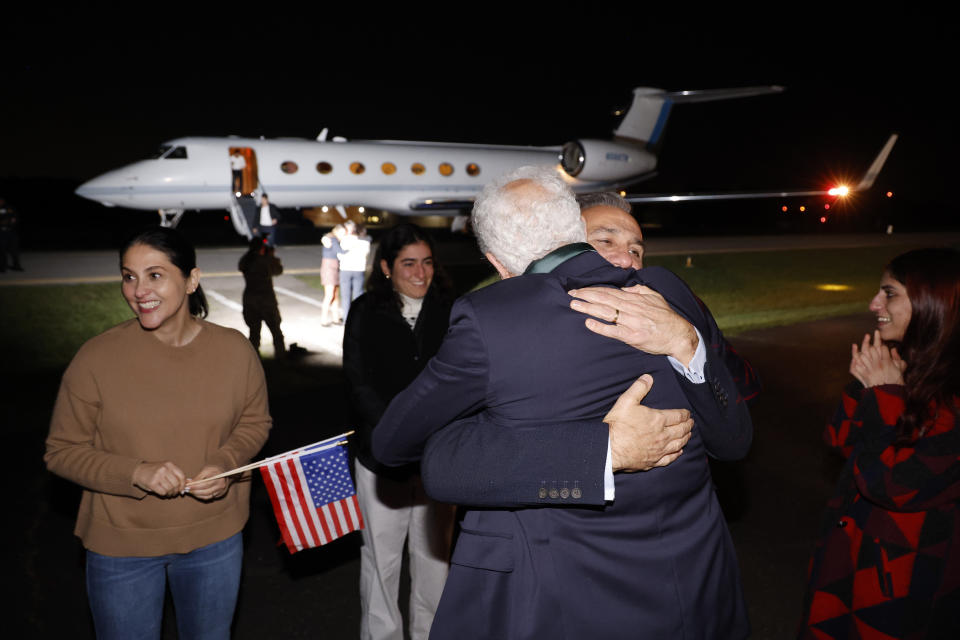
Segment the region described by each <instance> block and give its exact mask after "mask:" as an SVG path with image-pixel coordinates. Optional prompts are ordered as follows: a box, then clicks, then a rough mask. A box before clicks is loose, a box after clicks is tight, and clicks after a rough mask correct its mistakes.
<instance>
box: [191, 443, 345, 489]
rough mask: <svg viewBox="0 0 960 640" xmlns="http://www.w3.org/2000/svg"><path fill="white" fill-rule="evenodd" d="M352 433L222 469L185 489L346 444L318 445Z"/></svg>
mask: <svg viewBox="0 0 960 640" xmlns="http://www.w3.org/2000/svg"><path fill="white" fill-rule="evenodd" d="M354 433H356V432H355V431H353V430H350V431H347V432H346V433H341V434H340V435H338V436H333V437H332V438H327V439H326V440H319V441H317V442H314V443H313V444H310V445H307V446H305V447H298V448H296V449H291V450H290V451H285V452H284V453H278V454H277V455H275V456H270V457H269V458H264V459H263V460H260V461H258V462H251V463H250V464H248V465H244V466H242V467H237V468H236V469H231V470H230V471H224V472H223V473H219V474H217V475H215V476H210V477H209V478H204V479H203V480H194V481H192V482H188V483H187V489H189V488H190V487H193V486H195V485H198V484H202V483H204V482H210V481H211V480H219V479H220V478H226V477H228V476H233V475H236V474H238V473H243V472H244V471H250V470H251V469H258V468H260V467H265V466H267V465H268V464H273V463H275V462H281V461H282V460H284V459H286V458H292V457H294V456H296V455H302V454H304V453H315V452H317V451H326V450H327V449H332V448H333V447H338V446H340V445H344V444H347V441H346V440H338V441H337V442H333V443H331V444H327V445H325V446H320V445H323V444H324V443H327V442H330V441H331V440H336V439H337V438H346V437H347V436H351V435H353V434H354Z"/></svg>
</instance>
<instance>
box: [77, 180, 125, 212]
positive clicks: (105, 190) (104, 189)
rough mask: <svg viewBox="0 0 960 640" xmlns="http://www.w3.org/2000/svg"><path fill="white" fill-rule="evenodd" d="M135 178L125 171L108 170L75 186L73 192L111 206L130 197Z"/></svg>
mask: <svg viewBox="0 0 960 640" xmlns="http://www.w3.org/2000/svg"><path fill="white" fill-rule="evenodd" d="M137 180H138V178H137V176H136V175H134V174H131V173H129V172H126V171H108V172H107V173H104V174H102V175H99V176H97V177H96V178H93V179H92V180H87V181H86V182H84V183H83V184H81V185H80V186H79V187H77V188H76V190H74V193H75V194H77V195H78V196H80V197H81V198H86V199H87V200H93V201H94V202H99V203H100V204H102V205H104V206H107V207H113V206H116V205H117V204H120V203H121V201H125V200H129V199H130V197H131V195H132V191H133V187H134V185H135V184H136V183H137Z"/></svg>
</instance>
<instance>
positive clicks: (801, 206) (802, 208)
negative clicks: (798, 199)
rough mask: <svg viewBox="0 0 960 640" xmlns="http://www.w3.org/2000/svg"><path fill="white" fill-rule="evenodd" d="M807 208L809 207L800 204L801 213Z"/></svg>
mask: <svg viewBox="0 0 960 640" xmlns="http://www.w3.org/2000/svg"><path fill="white" fill-rule="evenodd" d="M806 210H807V208H806V207H805V206H803V205H800V212H801V213H803V212H804V211H806Z"/></svg>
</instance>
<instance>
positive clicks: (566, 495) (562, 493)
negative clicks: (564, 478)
mask: <svg viewBox="0 0 960 640" xmlns="http://www.w3.org/2000/svg"><path fill="white" fill-rule="evenodd" d="M560 497H561V498H563V499H564V500H566V499H567V498H569V497H570V489H567V488H566V487H564V488H563V489H560Z"/></svg>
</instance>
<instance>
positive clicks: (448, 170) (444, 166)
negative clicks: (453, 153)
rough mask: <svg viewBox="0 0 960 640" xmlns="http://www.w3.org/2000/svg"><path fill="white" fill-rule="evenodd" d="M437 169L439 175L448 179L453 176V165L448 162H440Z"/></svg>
mask: <svg viewBox="0 0 960 640" xmlns="http://www.w3.org/2000/svg"><path fill="white" fill-rule="evenodd" d="M438 168H439V170H440V175H442V176H444V177H450V176H452V175H453V165H452V164H450V163H449V162H441V163H440V166H439V167H438Z"/></svg>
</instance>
